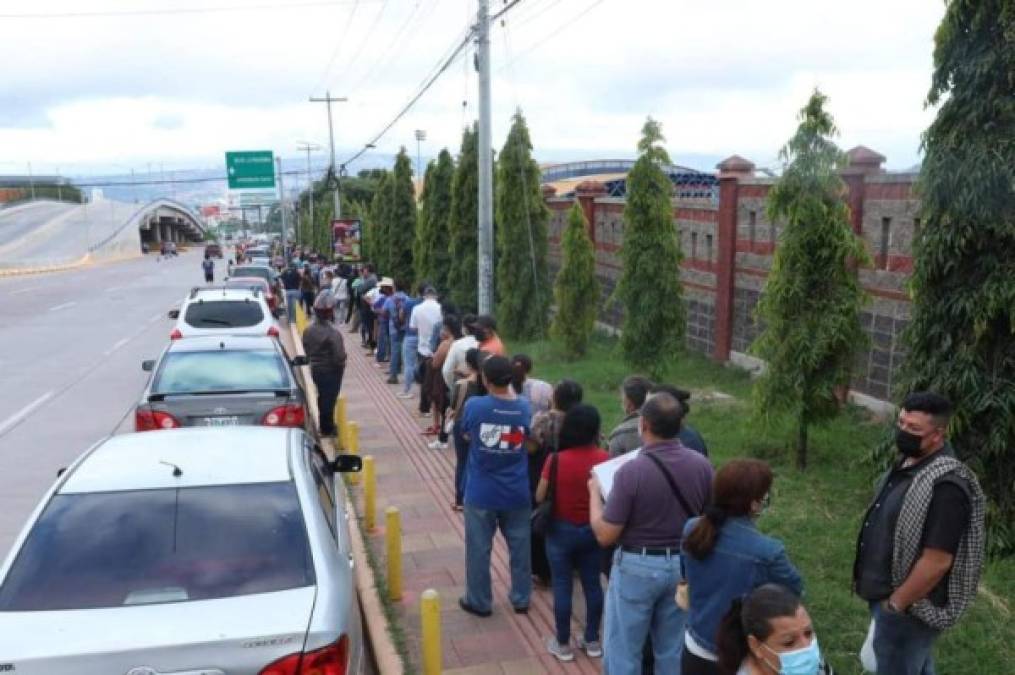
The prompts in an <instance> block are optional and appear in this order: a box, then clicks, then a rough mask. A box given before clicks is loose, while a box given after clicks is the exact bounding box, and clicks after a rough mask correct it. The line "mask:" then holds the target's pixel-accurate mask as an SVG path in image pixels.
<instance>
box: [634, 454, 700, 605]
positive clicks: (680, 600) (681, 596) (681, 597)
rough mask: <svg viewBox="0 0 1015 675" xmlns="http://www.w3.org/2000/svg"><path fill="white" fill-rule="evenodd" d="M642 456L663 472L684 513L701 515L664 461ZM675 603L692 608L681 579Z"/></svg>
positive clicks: (686, 589)
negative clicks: (690, 502) (687, 498)
mask: <svg viewBox="0 0 1015 675" xmlns="http://www.w3.org/2000/svg"><path fill="white" fill-rule="evenodd" d="M641 454H642V455H644V456H645V457H648V458H649V459H651V460H652V463H653V464H655V465H656V467H658V468H659V470H660V471H661V472H662V474H663V477H664V478H666V482H667V483H669V484H670V489H671V490H673V495H674V496H675V497H676V498H677V501H678V502H680V505H681V506H682V507H683V508H684V512H685V513H687V515H689V516H692V517H693V516H699V515H701V514H700V513H699V512H698V511H697V510H696V509H692V508H691V505H690V504H688V503H687V500H686V499H684V495H683V494H681V492H680V488H678V487H677V482H676V481H675V480H673V476H671V475H670V472H669V471H667V470H666V467H665V466H663V461H662V460H661V459H659V458H658V457H656V456H655V455H653V454H651V453H648V452H642V453H641ZM680 567H681V570H682V569H683V567H684V565H683V561H681V564H680ZM673 601H674V602H676V603H677V607H679V608H680V609H682V610H684V611H685V612H686V611H687V610H689V609H690V608H691V589H690V587H689V586H688V583H687V581H686V580H685V579H681V580H680V581H678V582H677V592H676V594H675V595H674V596H673Z"/></svg>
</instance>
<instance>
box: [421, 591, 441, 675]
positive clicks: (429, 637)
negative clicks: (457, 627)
mask: <svg viewBox="0 0 1015 675" xmlns="http://www.w3.org/2000/svg"><path fill="white" fill-rule="evenodd" d="M419 614H420V618H421V619H422V626H423V675H440V672H441V598H440V595H438V594H437V591H435V590H434V589H432V588H428V589H426V590H425V591H423V594H422V595H421V596H420V602H419Z"/></svg>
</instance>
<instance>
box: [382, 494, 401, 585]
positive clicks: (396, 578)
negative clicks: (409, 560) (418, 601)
mask: <svg viewBox="0 0 1015 675" xmlns="http://www.w3.org/2000/svg"><path fill="white" fill-rule="evenodd" d="M384 513H385V516H386V521H387V531H386V532H385V538H386V539H387V545H388V599H389V600H393V601H398V600H401V599H402V518H401V514H400V513H399V512H398V507H397V506H389V507H388V508H387V510H386V511H385V512H384Z"/></svg>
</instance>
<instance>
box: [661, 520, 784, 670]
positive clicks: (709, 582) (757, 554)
mask: <svg viewBox="0 0 1015 675" xmlns="http://www.w3.org/2000/svg"><path fill="white" fill-rule="evenodd" d="M698 520H699V518H692V519H690V520H688V521H687V525H685V526H684V541H686V540H687V537H688V535H689V534H690V533H691V530H693V529H694V526H695V524H696V523H697V522H698ZM680 558H681V561H682V563H683V568H684V579H685V580H686V581H687V582H688V585H689V589H688V590H689V591H690V596H691V609H690V611H689V612H688V616H687V630H688V631H690V633H691V636H692V637H693V638H694V641H695V642H697V643H698V644H699V645H701V646H702V647H704V648H705V649H707V650H709V651H710V652H713V653H714V652H715V651H716V646H715V636H716V633H717V632H718V630H719V622H720V621H721V620H722V617H723V616H724V615H725V614H726V612H727V611H728V610H729V608H730V604H731V603H732V602H733V600H735V599H736V598H739V597H741V596H744V595H746V594H747V593H749V592H750V591H751V590H753V589H754V588H757V587H758V586H761V585H762V584H767V583H776V584H781V585H783V586H785V587H787V588H789V589H790V590H792V591H793V592H794V593H797V594H800V593H802V592H803V580H802V579H801V578H800V573H799V572H797V570H796V568H795V567H794V566H793V563H791V562H790V561H789V558H788V557H787V556H786V548H785V547H784V546H783V544H782V542H781V541H779V540H778V539H774V538H772V537H769V536H766V535H764V534H762V533H761V532H759V531H758V528H757V527H755V525H754V522H753V521H752V520H751V519H750V518H747V517H740V518H730V519H729V520H727V521H726V523H725V524H723V526H722V529H721V530H719V536H718V538H717V539H716V544H715V548H714V549H713V550H712V552H711V553H709V555H708V556H707V557H705V559H704V560H698V559H697V558H695V557H694V556H693V555H691V554H690V553H688V552H687V551H684V552H683V555H681V556H680Z"/></svg>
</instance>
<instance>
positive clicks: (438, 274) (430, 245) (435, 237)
mask: <svg viewBox="0 0 1015 675" xmlns="http://www.w3.org/2000/svg"><path fill="white" fill-rule="evenodd" d="M454 175H455V162H454V160H453V159H452V158H451V153H450V152H448V151H447V148H445V149H443V150H441V152H440V154H439V155H437V164H436V166H435V167H434V172H433V176H432V177H431V180H430V181H429V182H428V187H427V190H428V195H427V202H426V211H427V213H426V219H427V228H428V230H429V233H430V234H429V238H428V240H427V246H426V249H425V252H424V256H425V258H426V264H425V265H424V266H423V270H424V274H423V277H424V278H426V279H427V281H429V282H430V283H432V284H433V285H434V287H436V288H437V289H439V290H440V291H441V292H442V293H443V292H445V291H447V289H448V273H449V271H450V267H451V254H450V252H449V246H450V229H449V224H450V222H451V184H452V182H453V180H454Z"/></svg>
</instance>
